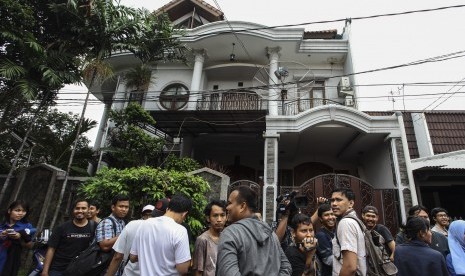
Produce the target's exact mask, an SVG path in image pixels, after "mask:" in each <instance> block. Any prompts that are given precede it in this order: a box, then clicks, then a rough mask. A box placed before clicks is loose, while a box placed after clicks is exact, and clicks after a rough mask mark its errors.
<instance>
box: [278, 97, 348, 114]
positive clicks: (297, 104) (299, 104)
mask: <svg viewBox="0 0 465 276" xmlns="http://www.w3.org/2000/svg"><path fill="white" fill-rule="evenodd" d="M332 104H333V105H341V103H339V102H336V101H333V100H329V99H324V98H310V99H297V100H292V101H286V102H284V107H283V105H282V102H279V104H278V105H279V107H278V112H279V115H286V116H289V115H291V116H292V115H297V114H299V113H302V112H304V111H307V110H310V109H312V108H315V107H318V106H322V105H332Z"/></svg>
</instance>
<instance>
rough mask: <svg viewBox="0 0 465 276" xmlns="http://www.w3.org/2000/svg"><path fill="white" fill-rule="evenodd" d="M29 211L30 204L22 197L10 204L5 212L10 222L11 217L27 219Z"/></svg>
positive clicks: (16, 219)
mask: <svg viewBox="0 0 465 276" xmlns="http://www.w3.org/2000/svg"><path fill="white" fill-rule="evenodd" d="M29 211H30V210H29V204H27V202H26V201H24V200H21V199H18V200H15V201H13V202H12V203H10V205H8V209H7V210H6V212H5V221H8V222H9V221H10V218H12V219H14V220H15V221H26V218H27V216H28V215H29ZM13 216H14V218H13Z"/></svg>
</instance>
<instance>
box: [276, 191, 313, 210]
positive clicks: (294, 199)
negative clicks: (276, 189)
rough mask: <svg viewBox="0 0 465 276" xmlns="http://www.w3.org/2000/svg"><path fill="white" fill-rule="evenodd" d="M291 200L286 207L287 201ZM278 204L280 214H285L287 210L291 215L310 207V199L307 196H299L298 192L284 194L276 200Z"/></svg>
mask: <svg viewBox="0 0 465 276" xmlns="http://www.w3.org/2000/svg"><path fill="white" fill-rule="evenodd" d="M287 200H289V203H288V204H287V205H286V203H285V202H286V201H287ZM276 201H277V202H278V210H277V212H278V213H281V214H283V213H285V212H286V211H287V210H290V212H291V213H293V212H294V211H297V210H298V209H301V208H305V207H307V205H308V199H307V197H306V196H297V192H296V191H292V192H290V193H287V194H282V195H280V196H278V198H276Z"/></svg>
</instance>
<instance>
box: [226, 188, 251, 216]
mask: <svg viewBox="0 0 465 276" xmlns="http://www.w3.org/2000/svg"><path fill="white" fill-rule="evenodd" d="M226 209H227V210H228V221H229V222H231V223H233V222H236V221H239V220H241V219H243V218H247V217H251V216H252V215H253V214H254V213H255V212H256V210H257V194H256V193H255V191H254V190H252V189H251V188H250V187H249V186H244V185H242V186H239V187H237V188H236V189H234V190H233V191H232V192H231V194H229V198H228V206H227V207H226Z"/></svg>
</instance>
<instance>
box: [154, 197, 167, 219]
mask: <svg viewBox="0 0 465 276" xmlns="http://www.w3.org/2000/svg"><path fill="white" fill-rule="evenodd" d="M169 203H170V199H169V198H162V199H160V200H159V201H157V203H155V209H154V210H153V212H152V217H160V216H163V215H164V214H165V212H166V208H168V204H169Z"/></svg>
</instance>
